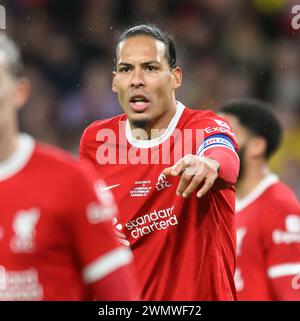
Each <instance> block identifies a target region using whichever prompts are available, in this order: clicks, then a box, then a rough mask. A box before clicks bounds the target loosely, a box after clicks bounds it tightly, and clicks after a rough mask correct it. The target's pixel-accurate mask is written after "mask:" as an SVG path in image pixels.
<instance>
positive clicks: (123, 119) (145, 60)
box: [80, 25, 239, 300]
mask: <svg viewBox="0 0 300 321" xmlns="http://www.w3.org/2000/svg"><path fill="white" fill-rule="evenodd" d="M115 68H116V69H115V71H114V72H113V86H112V87H113V91H114V92H116V93H117V94H118V99H119V103H120V105H121V108H122V110H123V111H124V114H122V115H119V116H117V117H114V118H112V119H106V120H102V121H96V122H95V123H93V124H92V125H90V126H89V127H88V128H87V129H86V130H85V132H84V134H83V136H82V140H81V144H80V156H81V158H82V159H88V160H90V161H91V162H92V163H93V164H94V165H95V168H96V169H97V170H98V171H99V173H104V175H105V180H106V181H107V183H108V184H109V185H110V186H111V188H113V192H115V196H116V200H117V202H118V204H119V206H120V216H119V219H118V224H117V225H116V227H117V228H118V229H119V232H120V233H122V234H123V235H125V237H126V238H127V239H126V240H123V242H127V244H130V246H131V248H132V250H133V254H134V257H135V261H134V263H135V266H136V268H137V273H138V280H139V282H140V284H141V287H142V298H143V299H146V300H234V299H235V297H236V293H235V286H234V279H233V274H234V270H235V237H236V236H235V224H234V220H235V213H234V198H235V194H234V188H233V184H234V183H235V181H236V178H237V173H238V169H239V159H238V157H237V154H236V152H235V148H236V147H237V144H236V141H235V136H234V134H233V133H232V130H231V128H230V126H229V125H228V123H227V122H226V120H224V119H223V118H221V117H218V116H217V115H216V114H214V113H213V112H211V111H200V110H191V109H189V108H187V107H185V106H184V105H183V104H181V103H180V102H178V101H176V99H175V91H176V89H177V88H178V87H180V85H181V78H182V77H181V69H180V68H179V67H178V66H177V65H176V54H175V46H174V42H173V40H172V39H171V38H170V36H169V35H168V34H167V33H165V32H162V31H161V30H160V29H159V28H157V27H156V26H153V25H138V26H134V27H132V28H129V29H128V30H126V31H125V32H124V33H123V34H122V35H121V37H120V39H119V41H118V43H117V47H116V64H115ZM141 133H142V135H141ZM180 146H182V147H184V148H183V149H181V152H182V153H180V152H178V153H177V151H178V150H179V149H178V147H180ZM122 153H125V157H124V158H122V156H121V157H119V156H120V154H122ZM107 155H108V157H107ZM110 155H112V156H111V158H110V157H109V156H110ZM114 156H116V157H114ZM135 156H136V157H135ZM152 156H154V157H152ZM156 156H157V157H156ZM164 158H165V159H168V158H169V160H170V161H167V162H164ZM167 164H168V165H167ZM168 166H169V167H168Z"/></svg>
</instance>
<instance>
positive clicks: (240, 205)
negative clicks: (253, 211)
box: [235, 174, 279, 212]
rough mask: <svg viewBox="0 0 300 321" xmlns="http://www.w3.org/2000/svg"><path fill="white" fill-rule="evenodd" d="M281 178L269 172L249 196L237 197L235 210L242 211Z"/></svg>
mask: <svg viewBox="0 0 300 321" xmlns="http://www.w3.org/2000/svg"><path fill="white" fill-rule="evenodd" d="M278 181H279V178H278V176H277V175H275V174H269V175H267V176H266V177H265V178H264V179H262V180H261V181H260V182H259V183H258V185H257V186H256V187H255V188H254V190H253V191H252V192H250V193H249V194H248V195H247V196H245V197H244V198H242V199H236V203H235V211H236V212H240V211H241V210H243V209H244V208H245V207H247V206H248V205H250V204H251V203H252V202H253V201H255V200H256V199H257V198H258V197H259V196H260V195H261V194H262V193H263V192H264V191H265V190H266V189H267V188H268V187H270V186H271V185H273V184H275V183H277V182H278Z"/></svg>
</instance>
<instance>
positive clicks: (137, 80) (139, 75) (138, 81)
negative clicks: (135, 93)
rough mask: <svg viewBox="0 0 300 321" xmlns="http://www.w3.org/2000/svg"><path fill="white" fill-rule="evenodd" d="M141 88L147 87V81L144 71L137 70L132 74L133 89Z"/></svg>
mask: <svg viewBox="0 0 300 321" xmlns="http://www.w3.org/2000/svg"><path fill="white" fill-rule="evenodd" d="M141 86H145V80H144V77H143V72H142V70H141V69H140V68H137V69H135V70H134V71H133V73H132V78H131V87H135V88H139V87H141Z"/></svg>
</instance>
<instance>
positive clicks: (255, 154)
mask: <svg viewBox="0 0 300 321" xmlns="http://www.w3.org/2000/svg"><path fill="white" fill-rule="evenodd" d="M247 149H248V155H249V156H250V157H251V158H259V157H264V155H265V152H266V149H267V141H266V139H265V138H264V137H261V136H256V137H252V138H251V140H250V141H249V143H248V147H247Z"/></svg>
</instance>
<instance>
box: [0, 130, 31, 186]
mask: <svg viewBox="0 0 300 321" xmlns="http://www.w3.org/2000/svg"><path fill="white" fill-rule="evenodd" d="M34 147H35V141H34V139H33V138H32V137H31V136H29V135H27V134H19V136H18V145H17V148H16V150H15V151H14V152H13V154H12V155H11V156H10V157H9V158H8V159H7V160H5V161H4V162H0V182H2V181H4V180H6V179H8V178H10V177H12V176H14V175H15V174H17V173H18V172H20V171H21V170H22V169H23V168H24V167H25V166H26V165H27V164H28V162H29V160H30V159H31V156H32V154H33V150H34Z"/></svg>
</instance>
